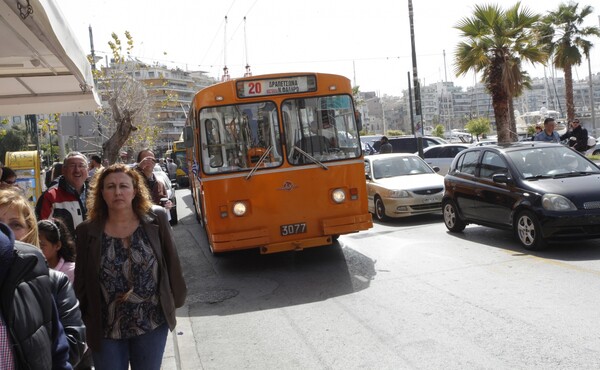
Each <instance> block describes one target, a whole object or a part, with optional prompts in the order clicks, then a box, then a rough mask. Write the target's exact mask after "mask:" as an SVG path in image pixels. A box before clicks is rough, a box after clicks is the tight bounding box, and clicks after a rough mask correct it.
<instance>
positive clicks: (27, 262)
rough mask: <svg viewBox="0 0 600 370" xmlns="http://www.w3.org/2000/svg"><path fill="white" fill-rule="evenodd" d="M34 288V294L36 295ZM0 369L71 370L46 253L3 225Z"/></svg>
mask: <svg viewBox="0 0 600 370" xmlns="http://www.w3.org/2000/svg"><path fill="white" fill-rule="evenodd" d="M31 292H35V294H31ZM0 304H1V307H2V309H1V310H0V368H1V369H32V370H38V369H40V370H48V369H72V366H71V364H70V363H69V361H68V359H69V346H68V344H67V338H66V336H65V332H64V330H63V327H62V325H61V323H60V319H59V317H58V309H57V307H56V303H55V301H54V299H53V296H52V286H51V282H50V278H49V272H48V266H47V265H46V261H45V260H44V256H43V255H42V252H41V251H40V250H39V249H37V248H36V247H34V246H32V245H28V244H26V243H22V242H19V241H15V236H14V233H13V232H12V230H11V228H10V227H8V226H7V225H5V224H4V223H0Z"/></svg>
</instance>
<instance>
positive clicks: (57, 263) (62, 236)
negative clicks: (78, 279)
mask: <svg viewBox="0 0 600 370" xmlns="http://www.w3.org/2000/svg"><path fill="white" fill-rule="evenodd" d="M38 234H39V238H40V248H42V252H43V253H44V256H45V257H46V260H47V261H48V266H50V268H53V269H54V270H58V271H62V272H64V273H65V275H67V276H68V277H69V280H70V281H71V283H72V282H73V281H74V279H75V277H74V275H75V243H74V241H73V238H72V236H71V234H70V233H69V230H68V229H67V227H66V226H65V224H64V222H62V221H61V220H60V219H58V218H57V219H54V220H42V221H40V222H38Z"/></svg>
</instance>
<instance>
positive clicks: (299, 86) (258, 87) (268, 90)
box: [237, 76, 317, 98]
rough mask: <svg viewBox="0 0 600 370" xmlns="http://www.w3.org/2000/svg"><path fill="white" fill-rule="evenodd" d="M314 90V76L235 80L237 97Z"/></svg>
mask: <svg viewBox="0 0 600 370" xmlns="http://www.w3.org/2000/svg"><path fill="white" fill-rule="evenodd" d="M316 90H317V83H316V80H315V76H292V77H284V78H271V79H264V80H251V81H238V82H237V91H238V97H240V98H252V97H255V96H269V95H282V94H297V93H304V92H309V91H316Z"/></svg>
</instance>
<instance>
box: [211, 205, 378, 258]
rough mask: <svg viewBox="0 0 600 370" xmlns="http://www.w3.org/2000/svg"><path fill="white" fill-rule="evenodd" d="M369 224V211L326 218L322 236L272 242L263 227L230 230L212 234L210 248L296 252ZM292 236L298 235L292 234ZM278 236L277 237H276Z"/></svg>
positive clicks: (325, 242) (360, 229)
mask: <svg viewBox="0 0 600 370" xmlns="http://www.w3.org/2000/svg"><path fill="white" fill-rule="evenodd" d="M371 227H373V220H372V218H371V214H370V213H366V214H363V215H358V216H347V217H339V218H330V219H325V220H322V221H321V229H322V230H323V231H322V236H317V237H306V238H299V239H298V238H297V239H295V240H284V241H279V240H277V241H275V240H273V239H274V238H273V236H270V235H269V231H268V229H267V228H260V229H255V230H248V231H240V232H234V233H222V234H213V236H212V238H211V244H212V246H213V250H214V251H215V252H216V253H218V252H229V251H235V250H242V249H250V248H260V253H261V254H268V253H277V252H286V251H300V250H303V249H306V248H312V247H320V246H324V245H330V244H332V243H333V241H334V238H333V236H334V235H335V236H339V235H343V234H350V233H355V232H358V231H362V230H368V229H370V228H371ZM295 236H296V237H299V236H301V234H296V235H295ZM277 239H280V238H277Z"/></svg>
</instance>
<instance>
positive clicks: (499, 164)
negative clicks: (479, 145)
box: [479, 151, 508, 179]
mask: <svg viewBox="0 0 600 370" xmlns="http://www.w3.org/2000/svg"><path fill="white" fill-rule="evenodd" d="M497 174H508V167H507V166H506V163H505V162H504V160H503V159H502V157H501V156H500V155H499V154H498V153H495V152H490V151H486V152H484V153H483V158H482V159H481V170H480V171H479V176H480V177H484V178H489V179H491V178H492V176H494V175H497Z"/></svg>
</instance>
